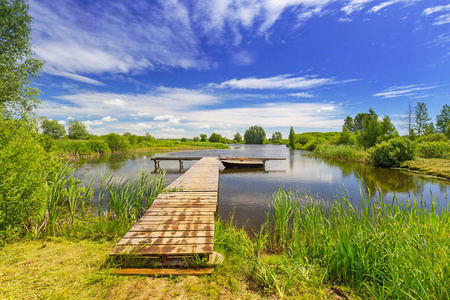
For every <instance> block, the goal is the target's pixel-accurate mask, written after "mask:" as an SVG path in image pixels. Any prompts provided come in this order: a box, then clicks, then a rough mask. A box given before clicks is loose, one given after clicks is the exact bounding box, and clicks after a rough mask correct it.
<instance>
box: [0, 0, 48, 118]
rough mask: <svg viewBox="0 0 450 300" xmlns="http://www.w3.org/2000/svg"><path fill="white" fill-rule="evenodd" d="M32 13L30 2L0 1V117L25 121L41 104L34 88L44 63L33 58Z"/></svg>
mask: <svg viewBox="0 0 450 300" xmlns="http://www.w3.org/2000/svg"><path fill="white" fill-rule="evenodd" d="M28 10H29V6H28V1H26V0H0V113H1V114H2V115H3V116H5V117H7V118H11V117H14V116H18V117H22V118H25V117H27V116H29V115H30V113H32V111H33V110H34V109H35V108H36V107H37V106H38V105H39V103H40V100H39V99H38V98H37V96H38V95H39V93H40V91H39V90H38V89H37V88H35V87H31V86H30V85H31V84H32V83H33V82H34V81H35V80H36V79H37V76H38V75H39V74H40V72H41V70H42V67H43V62H42V61H40V60H38V59H36V58H33V51H32V46H31V43H30V38H31V23H32V18H31V16H30V15H29V13H28Z"/></svg>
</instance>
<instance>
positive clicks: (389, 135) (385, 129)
mask: <svg viewBox="0 0 450 300" xmlns="http://www.w3.org/2000/svg"><path fill="white" fill-rule="evenodd" d="M379 132H380V135H379V136H378V139H377V142H378V143H379V142H382V141H387V140H390V139H393V138H394V137H398V136H399V134H398V132H397V129H395V126H394V124H392V122H391V118H389V116H384V117H383V120H382V121H381V123H380V130H379Z"/></svg>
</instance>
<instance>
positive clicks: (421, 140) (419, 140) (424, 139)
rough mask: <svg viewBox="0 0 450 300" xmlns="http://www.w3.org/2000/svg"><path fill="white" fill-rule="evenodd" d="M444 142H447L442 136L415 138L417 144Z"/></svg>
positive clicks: (436, 134)
mask: <svg viewBox="0 0 450 300" xmlns="http://www.w3.org/2000/svg"><path fill="white" fill-rule="evenodd" d="M445 140H447V137H446V136H445V135H444V134H442V133H435V134H427V135H421V136H420V137H418V138H417V143H424V142H439V141H445Z"/></svg>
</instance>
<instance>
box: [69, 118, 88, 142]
mask: <svg viewBox="0 0 450 300" xmlns="http://www.w3.org/2000/svg"><path fill="white" fill-rule="evenodd" d="M67 127H68V128H67V129H68V132H69V139H71V140H85V139H87V138H88V137H89V133H88V132H87V129H86V126H84V124H83V123H81V122H80V121H77V120H76V119H75V120H70V121H69V125H68V126H67Z"/></svg>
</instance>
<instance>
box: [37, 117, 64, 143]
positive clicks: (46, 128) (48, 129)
mask: <svg viewBox="0 0 450 300" xmlns="http://www.w3.org/2000/svg"><path fill="white" fill-rule="evenodd" d="M41 128H42V132H43V133H45V134H47V135H49V136H51V137H52V138H54V139H60V138H63V137H64V136H65V135H66V129H65V128H64V126H63V125H61V124H59V123H58V121H56V120H48V119H45V120H44V121H42V125H41Z"/></svg>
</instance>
